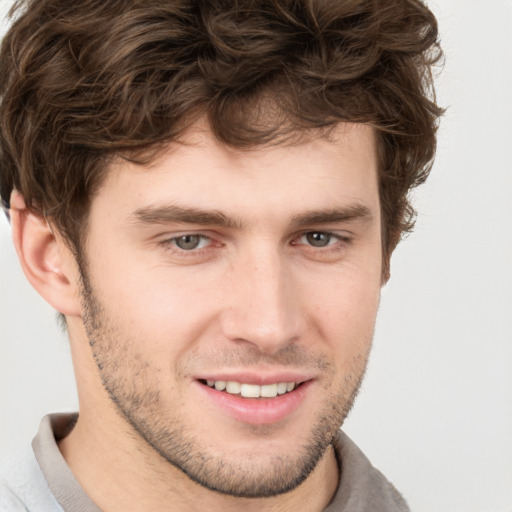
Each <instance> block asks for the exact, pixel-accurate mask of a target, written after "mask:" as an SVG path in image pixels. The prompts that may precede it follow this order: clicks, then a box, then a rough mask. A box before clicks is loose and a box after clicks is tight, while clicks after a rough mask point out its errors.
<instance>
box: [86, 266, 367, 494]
mask: <svg viewBox="0 0 512 512" xmlns="http://www.w3.org/2000/svg"><path fill="white" fill-rule="evenodd" d="M81 296H82V297H81V298H82V305H83V311H84V315H83V322H84V326H85V330H86V332H87V336H88V338H89V344H90V346H91V350H92V355H93V357H94V360H95V362H96V366H97V369H98V373H99V376H100V378H101V381H102V384H103V386H104V388H105V390H106V392H107V393H108V396H109V397H110V399H111V401H112V402H113V404H114V405H115V408H116V410H117V412H118V413H119V414H120V416H121V417H122V418H123V419H124V421H125V422H126V423H127V424H128V425H129V426H130V427H131V428H132V429H133V431H135V433H136V435H138V436H139V438H140V439H141V440H143V441H144V442H145V443H147V445H149V446H150V447H151V449H152V450H154V452H156V453H157V454H158V455H159V456H160V457H162V458H163V459H164V460H165V461H167V462H168V463H170V464H172V465H173V466H174V467H176V468H178V469H179V470H180V471H182V472H183V473H184V474H186V475H187V476H188V477H189V478H190V479H191V480H192V481H194V482H196V483H198V484H200V485H201V486H203V487H205V488H207V489H210V490H213V491H216V492H219V493H222V494H225V495H230V496H233V497H243V498H267V497H272V496H277V495H280V494H283V493H286V492H289V491H291V490H293V489H295V488H296V487H298V486H299V485H300V484H301V483H302V482H304V480H306V478H307V477H308V476H309V475H310V474H311V472H312V471H313V470H314V469H315V467H316V466H317V464H318V463H319V461H320V460H321V459H322V457H323V456H324V454H325V453H326V450H327V449H328V448H329V446H330V445H331V444H332V442H333V440H334V438H335V437H336V435H337V432H338V430H339V428H340V426H341V425H342V423H343V421H344V419H345V417H346V416H347V415H348V413H349V411H350V409H351V408H352V405H353V402H354V400H355V398H356V396H357V393H358V391H359V388H360V385H361V382H362V380H363V376H364V372H365V369H366V364H367V359H368V353H369V346H370V345H371V340H370V341H369V342H368V343H365V344H364V348H362V350H361V352H360V353H358V354H357V355H356V356H354V358H353V360H352V361H351V364H350V371H349V372H348V373H347V375H346V376H345V378H344V379H343V382H342V383H341V384H340V386H339V387H338V389H337V390H335V391H332V390H329V392H327V393H324V400H323V402H324V406H323V408H322V410H321V412H320V413H319V414H318V415H317V417H316V419H315V421H314V423H313V424H312V426H311V428H310V434H309V436H308V438H307V440H306V441H305V442H303V443H302V444H301V445H300V446H297V447H295V449H294V450H292V452H290V453H287V454H279V453H277V454H271V455H269V456H268V457H266V458H264V460H263V462H262V461H261V458H260V460H257V461H255V460H251V458H250V457H247V456H246V454H244V453H240V454H239V455H237V456H236V459H234V458H233V457H231V458H228V457H225V456H223V454H219V453H215V451H214V450H212V449H211V447H210V446H209V444H208V441H207V440H206V441H205V440H202V439H201V438H200V436H198V435H197V433H195V432H194V431H193V427H194V425H187V424H186V422H184V421H183V420H182V418H180V415H179V412H175V414H174V416H172V417H171V416H170V411H169V409H170V407H169V405H168V404H166V403H165V401H164V400H163V399H162V394H163V393H162V390H160V389H159V387H158V383H157V380H156V379H155V377H154V372H153V371H152V368H151V367H150V366H149V365H148V364H147V363H146V362H145V359H144V356H143V354H142V353H141V352H140V351H139V350H138V347H137V343H136V340H134V339H133V338H130V336H129V334H128V333H127V332H122V330H121V329H119V327H118V326H117V325H115V322H113V317H112V315H109V314H108V313H107V312H106V309H105V307H104V306H103V305H102V304H101V303H100V301H99V300H98V298H97V296H96V295H95V294H94V293H93V291H92V288H91V286H90V282H89V280H88V279H87V276H86V274H85V273H84V272H82V293H81ZM365 341H366V340H365ZM297 354H298V355H297ZM251 357H252V359H254V357H253V356H251ZM308 357H309V359H311V356H307V355H304V354H299V352H297V350H296V347H293V348H292V349H291V350H289V351H288V353H287V354H285V355H283V357H282V359H286V360H287V361H289V363H288V364H291V365H292V366H291V367H293V363H294V360H297V361H302V362H303V361H304V359H308ZM232 359H233V358H232V354H230V355H229V360H230V362H231V361H232ZM265 361H266V362H269V360H268V358H267V359H265ZM244 362H245V361H244ZM244 362H241V363H240V365H241V366H240V367H243V364H244ZM275 362H277V361H275ZM312 364H314V365H315V366H317V367H318V365H320V366H321V367H322V370H323V371H325V374H326V375H329V374H330V375H334V373H335V368H334V364H333V363H332V362H330V361H329V360H327V358H323V359H321V358H318V357H316V358H315V362H314V363H312ZM153 370H154V369H153ZM326 381H327V382H330V379H326ZM326 388H327V386H326ZM200 421H201V418H198V419H197V420H196V422H200ZM265 428H266V427H265V426H262V427H257V426H256V427H255V428H254V431H253V434H254V433H255V434H256V435H258V434H259V435H260V436H261V438H262V439H264V438H265V435H266V433H268V431H267V432H265ZM228 438H229V433H226V439H228Z"/></svg>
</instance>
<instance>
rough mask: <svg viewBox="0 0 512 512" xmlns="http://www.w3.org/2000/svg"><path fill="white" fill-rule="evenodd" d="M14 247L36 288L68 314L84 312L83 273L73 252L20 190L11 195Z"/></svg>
mask: <svg viewBox="0 0 512 512" xmlns="http://www.w3.org/2000/svg"><path fill="white" fill-rule="evenodd" d="M10 207H11V209H10V216H11V224H12V237H13V242H14V247H15V248H16V252H17V253H18V258H19V260H20V264H21V267H22V269H23V272H24V273H25V276H26V277H27V279H28V280H29V282H30V284H31V285H32V286H33V287H34V288H35V290H36V291H37V292H38V293H39V294H40V295H41V296H42V297H43V298H44V299H45V300H46V302H48V303H49V304H50V305H51V306H53V307H54V308H55V309H56V310H57V311H59V312H60V313H63V314H64V315H66V316H74V315H80V313H81V307H80V298H79V297H80V295H79V282H80V281H79V272H78V268H77V265H76V262H75V258H74V256H73V254H72V252H71V251H70V250H69V248H68V247H67V245H66V244H65V242H64V241H63V240H62V238H61V237H60V236H56V235H55V234H54V233H53V232H52V229H51V227H50V226H49V224H48V222H47V221H46V219H45V218H43V217H41V216H39V215H37V214H36V213H34V212H33V211H31V210H29V209H28V208H27V207H26V205H25V201H24V199H23V197H22V196H21V194H20V193H19V192H17V191H14V192H13V193H12V195H11V201H10Z"/></svg>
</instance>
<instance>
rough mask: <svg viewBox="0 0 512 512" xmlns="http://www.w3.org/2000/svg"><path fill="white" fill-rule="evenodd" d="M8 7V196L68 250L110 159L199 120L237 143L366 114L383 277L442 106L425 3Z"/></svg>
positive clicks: (154, 144) (210, 0)
mask: <svg viewBox="0 0 512 512" xmlns="http://www.w3.org/2000/svg"><path fill="white" fill-rule="evenodd" d="M11 16H12V17H13V20H14V21H13V24H12V27H11V28H10V30H9V32H8V33H7V35H6V37H5V39H4V41H3V45H2V49H1V53H0V98H1V107H0V108H1V111H0V171H1V174H0V195H1V197H2V198H3V200H4V202H5V201H7V200H8V198H9V196H10V193H11V191H12V190H13V188H16V189H18V190H19V191H20V192H21V194H22V195H23V197H24V198H25V201H26V204H27V205H28V207H29V208H31V209H33V210H35V211H36V212H38V213H40V214H44V215H45V216H47V217H48V218H49V219H50V220H51V221H52V222H53V223H54V224H55V226H56V227H57V229H58V230H59V231H60V232H61V233H62V234H63V236H64V237H65V238H66V239H67V240H68V241H70V242H72V245H73V246H74V247H75V249H77V248H78V246H79V242H80V240H81V237H82V236H83V231H84V226H85V221H86V219H87V213H88V208H89V205H90V201H91V197H92V195H93V194H94V191H95V190H97V187H98V186H99V185H100V184H101V181H102V178H103V177H104V175H105V171H106V169H107V168H108V162H109V160H110V159H111V158H112V157H113V156H119V155H121V156H124V157H128V158H130V159H135V160H137V159H140V158H142V157H143V156H144V155H146V156H147V155H148V154H150V153H148V151H150V152H151V151H153V150H155V151H157V150H158V149H159V147H161V145H162V144H165V143H167V142H170V141H176V140H179V138H180V137H181V136H182V135H183V134H184V133H185V132H186V130H187V128H188V127H189V126H190V125H191V124H192V123H193V122H194V120H196V119H197V118H198V117H199V116H204V115H206V117H207V119H208V120H209V123H210V126H211V129H212V131H213V133H214V135H215V136H216V137H217V138H218V139H219V140H221V141H223V142H224V143H226V144H228V145H231V146H234V147H238V148H251V147H254V146H257V145H262V144H270V143H277V142H280V141H283V140H287V139H289V138H290V137H292V136H294V135H296V134H298V133H302V132H304V131H306V130H310V129H328V128H329V127H333V126H335V125H336V124H337V123H338V122H340V121H348V122H358V123H367V124H369V125H371V126H373V127H374V128H375V130H376V135H377V145H378V153H379V160H380V161H379V187H380V200H381V208H382V213H383V230H382V234H383V259H384V274H385V277H387V275H388V272H389V257H390V255H391V252H392V251H393V249H394V247H395V246H396V244H397V243H398V241H399V239H400V236H401V234H402V233H404V232H407V231H409V230H410V229H411V228H412V226H413V224H414V210H413V209H412V207H411V205H410V202H409V199H408V193H409V191H410V190H411V189H412V188H413V187H415V186H417V185H419V184H420V183H422V182H423V181H424V180H425V179H426V177H427V175H428V173H429V171H430V168H431V165H432V160H433V157H434V153H435V145H436V137H435V134H436V129H437V122H438V118H439V116H440V115H441V113H442V112H441V109H440V108H439V107H438V106H437V105H436V104H435V99H434V95H433V87H432V66H433V65H434V64H436V63H437V62H438V60H439V58H440V56H441V51H440V49H439V45H438V32H437V23H436V19H435V17H434V15H433V14H432V13H431V12H430V10H429V9H428V8H427V7H426V6H425V5H424V4H423V3H422V2H421V1H420V0H386V1H385V2H383V1H379V0H339V1H333V0H307V1H306V0H116V1H105V0H74V1H71V2H70V1H69V0H25V1H24V0H18V1H17V2H16V4H15V6H14V7H13V9H12V10H11ZM268 105H271V108H267V107H268ZM270 111H271V112H272V114H269V112H270Z"/></svg>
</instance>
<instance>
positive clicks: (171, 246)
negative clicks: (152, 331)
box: [161, 231, 351, 257]
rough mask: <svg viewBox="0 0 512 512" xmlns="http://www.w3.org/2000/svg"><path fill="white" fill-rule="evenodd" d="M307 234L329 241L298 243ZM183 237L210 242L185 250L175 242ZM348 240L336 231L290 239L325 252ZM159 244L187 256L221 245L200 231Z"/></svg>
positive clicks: (342, 245) (311, 232)
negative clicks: (325, 243) (323, 243)
mask: <svg viewBox="0 0 512 512" xmlns="http://www.w3.org/2000/svg"><path fill="white" fill-rule="evenodd" d="M308 235H324V236H327V237H329V243H328V244H327V245H325V246H317V247H315V246H314V245H311V244H307V243H300V240H301V239H303V238H305V237H307V236H308ZM185 237H197V238H200V239H201V241H200V242H199V243H200V244H201V243H202V242H204V241H210V243H209V244H208V245H206V246H204V247H198V248H194V249H190V250H186V249H182V248H181V247H178V246H177V245H176V242H177V241H178V240H179V239H183V238H185ZM333 240H334V242H333V243H331V241H333ZM212 242H213V243H212ZM350 242H351V239H350V238H349V237H347V236H343V235H339V234H336V233H333V232H330V231H305V232H303V233H301V234H300V235H299V236H297V237H296V238H294V240H292V242H291V245H293V246H298V245H304V246H306V247H308V248H309V249H311V250H314V251H322V252H324V253H325V252H334V251H339V250H342V249H344V248H345V247H346V246H347V245H348V244H350ZM161 245H162V246H163V247H164V248H165V249H166V250H171V251H174V252H175V253H178V254H179V255H180V256H184V257H187V256H195V255H197V253H199V252H200V253H205V252H206V251H208V250H212V249H213V248H214V247H215V245H217V246H221V245H222V244H221V243H217V244H216V243H215V242H214V239H213V238H212V237H210V236H208V235H204V234H202V233H185V234H183V235H179V236H174V237H172V238H168V239H166V240H164V241H163V242H161Z"/></svg>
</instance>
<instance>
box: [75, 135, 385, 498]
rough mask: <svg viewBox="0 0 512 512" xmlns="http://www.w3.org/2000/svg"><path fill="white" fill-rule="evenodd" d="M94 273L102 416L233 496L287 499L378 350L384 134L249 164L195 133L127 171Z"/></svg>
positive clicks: (95, 225)
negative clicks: (379, 143) (379, 140)
mask: <svg viewBox="0 0 512 512" xmlns="http://www.w3.org/2000/svg"><path fill="white" fill-rule="evenodd" d="M84 261H85V264H84V265H83V268H82V274H83V283H82V303H83V308H84V312H83V324H84V327H85V332H86V333H87V337H88V340H89V343H90V347H91V354H92V356H93V358H94V361H95V369H94V371H95V372H98V374H99V375H100V377H101V381H102V385H103V388H104V397H103V398H102V400H103V405H104V406H105V407H110V408H113V409H114V408H115V409H116V410H117V412H119V413H120V415H119V416H120V417H121V418H122V422H123V424H124V425H125V426H128V429H129V430H130V431H131V432H132V434H131V436H132V438H133V436H134V435H135V439H136V440H137V442H139V443H141V446H142V445H144V446H147V443H148V444H149V445H150V446H151V448H152V450H153V452H154V453H155V454H156V453H158V455H159V456H162V457H163V459H164V460H165V461H167V462H168V463H171V464H172V465H174V466H176V467H178V468H179V469H181V470H182V471H183V472H185V473H186V474H187V475H189V476H190V477H191V478H192V479H193V480H195V481H196V482H198V483H200V484H202V485H204V486H206V487H208V488H210V489H215V490H217V491H220V492H222V493H226V494H230V495H233V496H245V497H263V496H271V495H276V494H280V493H283V492H286V491H288V490H291V489H293V488H294V487H296V486H297V485H299V484H300V483H301V482H302V481H303V480H304V479H305V478H306V477H307V476H308V474H309V473H310V472H311V471H312V469H314V467H315V466H316V464H317V463H318V461H319V460H320V459H321V457H322V456H323V454H324V453H325V451H326V449H327V447H328V446H329V445H330V444H331V442H332V439H333V436H335V434H336V431H337V430H338V428H339V427H340V425H341V424H342V422H343V419H344V417H345V416H346V414H347V412H348V410H349V409H350V407H351V404H352V401H353V399H354V397H355V394H356V392H357V389H358V387H359V384H360V381H361V379H362V375H363V373H364V369H365V366H366V362H367V357H368V353H369V350H370V346H371V339H372V335H373V329H374V322H375V316H376V312H377V307H378V301H379V294H380V285H381V236H380V213H379V199H378V187H377V174H376V161H375V149H374V141H373V136H372V132H371V131H370V129H369V128H367V127H365V126H362V125H342V126H340V127H339V128H338V129H337V131H336V132H335V134H334V136H333V137H332V139H330V140H327V139H325V138H311V139H308V140H306V141H304V142H303V143H301V144H297V145H293V146H285V145H282V146H276V147H273V148H260V149H256V150H253V151H248V152H239V151H235V150H232V149H228V148H226V147H225V146H222V145H221V144H219V143H218V142H216V141H215V140H214V139H213V137H211V136H210V135H209V133H208V132H207V131H205V130H203V131H201V130H200V129H197V130H196V131H194V132H193V133H191V134H190V136H189V140H188V144H186V145H174V146H170V147H169V149H168V151H167V152H166V153H165V154H164V155H163V156H161V157H160V158H159V159H158V160H157V161H156V162H154V163H153V164H152V165H151V166H149V167H146V168H142V167H140V166H136V165H132V164H129V163H127V162H119V163H116V164H114V165H113V166H112V169H111V171H110V172H109V175H108V177H107V179H106V181H105V183H104V184H103V185H102V187H101V188H100V190H99V192H98V194H97V196H95V198H94V200H93V203H92V207H91V211H90V217H89V225H88V237H87V240H86V243H85V247H84ZM78 372H79V373H80V368H78ZM79 380H80V379H79ZM125 431H126V430H125ZM118 434H119V435H123V434H122V433H118ZM158 458H159V460H161V459H160V457H158ZM167 462H166V463H167Z"/></svg>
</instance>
